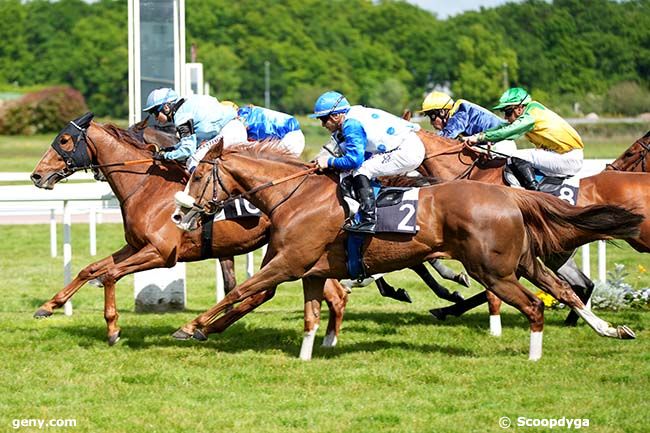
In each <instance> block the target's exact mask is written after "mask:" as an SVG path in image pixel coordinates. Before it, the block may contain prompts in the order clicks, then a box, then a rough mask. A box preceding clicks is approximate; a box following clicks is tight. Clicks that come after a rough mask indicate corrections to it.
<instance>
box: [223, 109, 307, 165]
mask: <svg viewBox="0 0 650 433" xmlns="http://www.w3.org/2000/svg"><path fill="white" fill-rule="evenodd" d="M222 104H232V106H234V107H235V109H236V110H237V115H238V116H239V120H241V122H242V123H243V124H244V126H245V127H246V132H247V133H248V139H249V140H250V141H260V140H268V139H276V140H280V143H279V146H280V147H282V148H284V149H286V150H287V151H289V152H291V153H292V154H293V155H295V156H300V154H301V153H302V151H303V149H304V148H305V136H304V135H303V133H302V131H301V130H300V123H298V120H296V118H295V117H293V116H291V115H289V114H285V113H281V112H279V111H273V110H269V109H268V108H263V107H257V106H255V105H246V106H244V107H237V105H235V104H234V103H232V102H230V101H223V102H222Z"/></svg>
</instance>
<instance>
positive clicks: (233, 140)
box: [185, 119, 248, 173]
mask: <svg viewBox="0 0 650 433" xmlns="http://www.w3.org/2000/svg"><path fill="white" fill-rule="evenodd" d="M221 137H223V147H228V146H232V145H233V144H240V143H246V142H248V135H247V134H246V127H245V126H244V124H243V123H242V122H241V121H240V120H239V119H233V120H231V121H230V122H228V123H226V124H225V125H224V127H223V128H221V131H220V132H219V134H218V135H217V136H216V137H214V138H213V139H211V140H210V141H208V142H207V143H204V144H203V145H202V146H199V148H198V149H197V150H196V152H194V155H192V156H190V157H189V158H187V161H186V162H185V165H186V166H187V170H188V171H189V172H190V173H192V172H193V171H194V169H195V168H196V166H197V165H199V161H201V160H202V159H203V157H204V156H205V154H206V153H208V150H210V148H211V147H212V145H213V144H215V143H217V142H218V141H219V139H220V138H221Z"/></svg>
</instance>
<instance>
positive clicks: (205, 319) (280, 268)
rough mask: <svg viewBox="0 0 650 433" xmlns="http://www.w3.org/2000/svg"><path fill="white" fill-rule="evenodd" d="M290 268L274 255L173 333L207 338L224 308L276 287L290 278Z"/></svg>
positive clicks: (195, 337)
mask: <svg viewBox="0 0 650 433" xmlns="http://www.w3.org/2000/svg"><path fill="white" fill-rule="evenodd" d="M289 268H290V266H289V265H287V262H286V261H285V260H284V259H282V258H278V257H277V256H276V257H274V258H273V259H272V260H270V261H269V262H268V263H267V264H266V265H265V266H263V267H262V269H260V270H259V272H257V273H256V274H255V275H253V276H252V277H251V278H249V279H248V280H246V281H244V282H243V283H242V284H240V285H238V286H237V287H235V289H234V290H233V291H231V292H230V293H228V294H227V295H226V297H225V298H223V299H222V300H221V302H219V303H218V304H216V305H214V306H213V307H212V308H210V309H209V310H207V311H206V312H204V313H203V314H200V315H199V316H197V317H196V318H195V319H194V320H192V321H190V322H188V323H186V324H185V325H183V326H182V327H181V328H180V329H179V330H177V331H176V332H175V333H174V334H173V336H174V338H178V339H186V338H183V337H184V336H186V335H188V334H189V335H192V337H193V338H194V339H196V340H200V341H204V340H207V336H208V335H209V334H210V331H211V325H212V324H213V323H214V322H216V321H217V320H218V318H219V316H220V315H222V314H221V313H222V312H223V311H224V310H227V309H228V308H229V307H231V306H234V305H235V304H237V303H240V302H242V301H244V300H246V299H247V298H250V297H251V296H254V295H256V294H258V293H260V292H263V291H266V290H271V289H275V287H277V285H278V284H280V283H283V282H285V281H288V280H290V279H291V272H290V269H289ZM179 337H180V338H179Z"/></svg>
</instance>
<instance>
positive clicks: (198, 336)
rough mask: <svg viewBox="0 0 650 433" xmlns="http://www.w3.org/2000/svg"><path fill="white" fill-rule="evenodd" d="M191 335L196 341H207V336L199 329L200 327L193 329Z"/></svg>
mask: <svg viewBox="0 0 650 433" xmlns="http://www.w3.org/2000/svg"><path fill="white" fill-rule="evenodd" d="M192 337H194V339H195V340H198V341H207V339H208V336H207V335H205V334H204V333H203V331H201V330H200V329H195V330H194V335H192Z"/></svg>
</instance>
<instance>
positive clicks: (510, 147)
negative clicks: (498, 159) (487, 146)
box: [492, 140, 517, 155]
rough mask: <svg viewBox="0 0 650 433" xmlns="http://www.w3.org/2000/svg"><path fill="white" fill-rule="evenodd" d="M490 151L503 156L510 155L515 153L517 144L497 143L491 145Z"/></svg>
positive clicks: (508, 142)
mask: <svg viewBox="0 0 650 433" xmlns="http://www.w3.org/2000/svg"><path fill="white" fill-rule="evenodd" d="M492 150H494V151H495V152H498V153H503V154H504V155H512V154H513V153H514V152H516V151H517V143H515V141H514V140H503V141H497V142H496V143H493V144H492Z"/></svg>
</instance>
